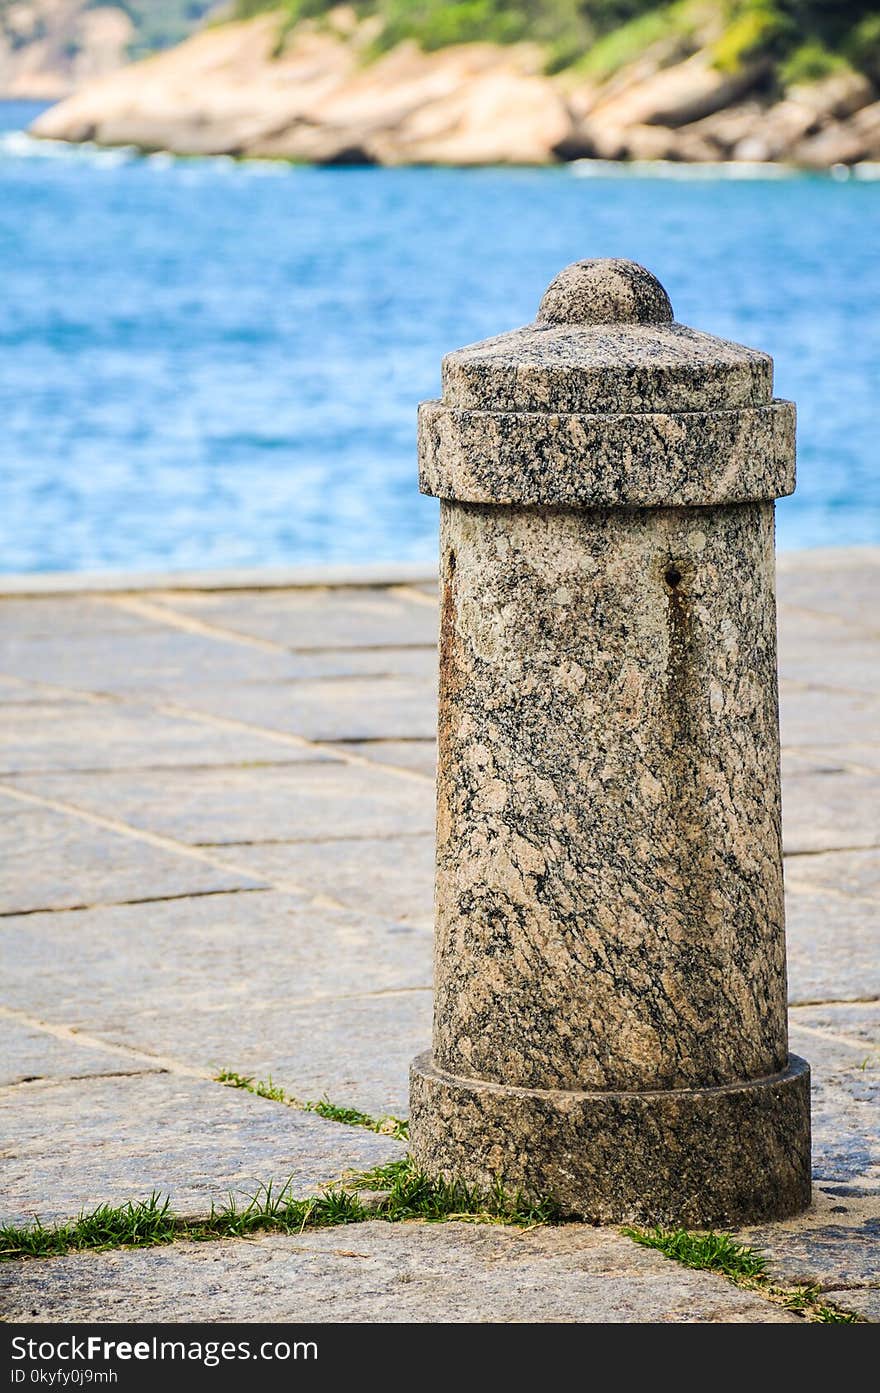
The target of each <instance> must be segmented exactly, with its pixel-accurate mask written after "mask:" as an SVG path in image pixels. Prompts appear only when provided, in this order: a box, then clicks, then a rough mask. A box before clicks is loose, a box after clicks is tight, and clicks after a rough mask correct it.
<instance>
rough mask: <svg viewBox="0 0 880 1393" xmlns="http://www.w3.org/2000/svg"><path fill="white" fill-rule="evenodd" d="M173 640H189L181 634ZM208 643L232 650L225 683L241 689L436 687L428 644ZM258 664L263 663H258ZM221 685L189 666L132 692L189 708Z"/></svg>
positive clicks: (218, 639) (218, 673)
mask: <svg viewBox="0 0 880 1393" xmlns="http://www.w3.org/2000/svg"><path fill="white" fill-rule="evenodd" d="M178 637H180V638H189V637H192V636H191V635H188V634H181V635H178ZM208 642H210V643H213V645H214V648H215V649H217V650H219V651H220V652H222V651H223V650H224V649H231V650H232V656H233V661H232V663H231V664H230V668H229V672H228V675H227V678H226V679H225V680H226V682H227V683H236V684H238V685H240V686H241V687H242V688H246V687H260V686H271V685H273V684H275V683H288V682H299V681H322V682H333V681H336V680H338V679H340V678H349V677H413V678H418V679H419V680H420V681H423V682H429V683H431V684H432V685H436V681H437V648H436V645H434V644H431V645H430V647H429V646H427V645H425V646H422V647H413V648H312V649H302V650H297V651H293V650H281V649H279V651H278V652H277V653H275V652H259V651H255V650H254V649H253V648H242V647H240V646H239V641H238V639H237V638H236V637H235V636H234V635H233V636H232V637H231V638H227V637H226V636H225V635H219V636H215V637H214V638H211V639H209V640H208ZM243 653H249V654H251V663H250V666H249V667H248V666H246V665H244V664H243V663H242V662H241V655H242V654H243ZM264 659H267V660H268V661H267V662H264ZM223 683H224V677H223V674H222V670H220V669H218V667H217V666H216V665H214V666H212V667H211V668H210V669H209V670H208V671H204V670H203V669H202V668H200V667H198V666H192V667H191V668H189V669H188V670H182V671H179V672H177V673H175V674H171V673H165V674H163V673H160V674H159V676H158V680H157V681H156V682H155V684H153V683H151V682H150V678H149V674H145V675H144V676H143V677H142V679H141V680H140V682H139V683H138V687H139V690H140V691H142V692H144V693H149V692H150V691H154V692H155V693H156V694H157V695H161V694H163V693H165V694H168V695H169V696H177V697H179V698H180V699H181V700H185V699H187V697H188V698H189V699H191V701H192V703H193V705H198V702H199V697H200V694H201V693H203V692H204V693H206V695H207V696H208V697H209V698H210V697H211V696H212V695H213V692H214V690H215V689H216V687H217V686H218V684H220V685H222V684H223Z"/></svg>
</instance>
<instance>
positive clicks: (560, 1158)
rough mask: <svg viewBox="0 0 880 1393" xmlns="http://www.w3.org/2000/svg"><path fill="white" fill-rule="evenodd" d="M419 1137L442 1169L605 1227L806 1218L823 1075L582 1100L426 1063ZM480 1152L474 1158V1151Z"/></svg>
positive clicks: (414, 1096)
mask: <svg viewBox="0 0 880 1393" xmlns="http://www.w3.org/2000/svg"><path fill="white" fill-rule="evenodd" d="M411 1082H412V1088H411V1094H410V1129H411V1133H412V1134H413V1135H415V1136H416V1137H418V1138H419V1142H418V1146H419V1151H418V1155H419V1159H420V1161H421V1162H422V1164H423V1165H424V1166H426V1167H427V1168H428V1169H429V1170H430V1171H432V1172H433V1173H435V1174H436V1173H438V1172H443V1173H447V1174H450V1175H453V1174H459V1175H460V1174H461V1172H462V1168H463V1166H464V1167H465V1168H466V1173H467V1175H468V1177H469V1178H470V1179H471V1180H472V1181H478V1182H480V1183H481V1184H483V1185H489V1184H491V1182H492V1181H493V1179H494V1178H495V1177H497V1176H499V1175H503V1176H504V1177H505V1179H506V1180H507V1183H508V1184H509V1185H511V1186H515V1187H516V1188H519V1189H521V1190H523V1191H524V1192H526V1193H528V1194H532V1195H546V1194H552V1195H553V1196H554V1198H555V1199H556V1200H557V1201H558V1203H559V1204H560V1205H562V1207H563V1208H564V1209H568V1210H570V1211H572V1212H574V1213H578V1214H583V1215H585V1216H589V1218H590V1219H592V1220H593V1221H594V1222H596V1223H621V1222H623V1223H634V1224H639V1223H663V1224H682V1225H684V1226H685V1227H693V1228H698V1227H700V1226H702V1225H724V1224H736V1223H739V1222H741V1221H742V1220H743V1216H744V1215H748V1216H750V1218H752V1219H759V1218H778V1217H781V1216H783V1215H787V1214H795V1213H797V1212H798V1211H799V1210H801V1209H806V1207H807V1205H808V1204H809V1203H810V1175H809V1169H808V1167H805V1165H804V1162H803V1139H804V1136H805V1135H806V1137H807V1139H808V1140H809V1134H810V1070H809V1066H808V1065H807V1064H806V1063H805V1062H804V1060H802V1059H799V1058H798V1057H797V1056H796V1055H792V1056H791V1060H790V1064H789V1065H788V1067H787V1068H786V1070H785V1071H784V1072H783V1073H780V1074H775V1075H773V1076H772V1077H770V1078H767V1079H759V1080H756V1081H755V1082H753V1083H744V1084H735V1085H733V1086H732V1087H727V1088H704V1089H696V1088H694V1089H674V1090H670V1091H669V1092H657V1093H649V1092H645V1093H613V1092H608V1093H599V1092H597V1093H575V1092H572V1091H566V1090H553V1089H547V1090H537V1089H533V1090H529V1089H520V1088H510V1087H507V1086H504V1087H501V1086H499V1085H498V1084H487V1083H478V1082H476V1081H472V1080H469V1079H466V1078H460V1077H459V1078H456V1077H454V1076H453V1075H451V1074H444V1073H442V1072H441V1071H439V1070H437V1069H436V1068H435V1067H434V1066H433V1065H432V1063H431V1058H430V1055H428V1054H425V1055H422V1056H420V1057H419V1058H418V1059H417V1060H415V1062H414V1064H413V1070H412V1080H411ZM463 1145H466V1146H467V1148H468V1156H467V1160H466V1161H465V1160H464V1159H463V1156H462V1147H463Z"/></svg>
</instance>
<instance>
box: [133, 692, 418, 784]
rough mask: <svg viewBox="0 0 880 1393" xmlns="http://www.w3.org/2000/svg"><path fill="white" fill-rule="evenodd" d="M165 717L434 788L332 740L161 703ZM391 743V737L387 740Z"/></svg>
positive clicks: (399, 768)
mask: <svg viewBox="0 0 880 1393" xmlns="http://www.w3.org/2000/svg"><path fill="white" fill-rule="evenodd" d="M156 710H157V711H160V712H162V713H164V714H166V715H178V716H184V717H186V718H187V720H192V721H202V722H204V723H205V724H206V725H211V726H216V727H217V728H218V729H220V730H234V731H240V732H242V733H243V734H244V733H246V734H248V735H263V736H265V737H267V738H269V739H272V740H278V741H280V742H281V743H283V744H286V745H293V746H295V747H296V748H297V749H301V750H310V751H311V750H314V751H316V752H317V753H319V754H322V755H326V756H327V758H328V761H331V762H333V763H336V764H352V765H355V766H357V767H358V768H361V769H371V770H372V771H373V772H374V773H380V774H381V773H387V774H393V775H395V776H396V777H397V778H403V779H409V780H414V781H415V782H416V783H422V784H424V783H430V784H433V782H434V779H433V776H432V775H431V774H422V773H421V772H420V771H419V770H417V769H404V768H403V767H402V766H400V765H396V764H382V763H381V762H380V761H379V760H375V759H368V758H367V757H366V755H357V754H351V753H350V752H349V751H348V750H345V749H339V748H338V747H337V745H336V744H335V743H334V742H333V741H332V740H309V739H308V738H307V737H306V736H305V735H294V734H293V733H291V732H289V731H283V730H273V729H272V727H271V726H261V725H257V724H255V723H254V722H253V721H241V720H237V719H236V718H235V717H233V716H215V715H213V714H212V713H209V712H202V711H197V710H195V709H194V708H193V707H191V706H187V705H186V704H185V703H183V702H176V701H174V702H163V703H161V704H160V705H157V707H156ZM389 740H391V741H392V742H393V737H389Z"/></svg>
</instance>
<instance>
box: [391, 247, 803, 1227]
mask: <svg viewBox="0 0 880 1393" xmlns="http://www.w3.org/2000/svg"><path fill="white" fill-rule="evenodd" d="M628 266H629V263H624V262H613V263H589V262H586V263H576V264H575V266H574V267H570V268H567V270H566V271H565V272H563V273H562V275H561V277H559V278H557V281H556V282H554V285H553V286H551V288H550V290H549V291H548V295H547V297H545V301H544V306H546V305H547V304H548V303H549V304H550V307H551V309H550V311H547V310H545V308H544V306H542V315H543V317H544V320H546V319H548V318H552V319H553V320H554V323H553V325H552V326H548V325H547V324H546V323H545V322H543V321H539V322H538V323H537V324H536V325H532V326H529V327H527V328H526V329H523V330H519V331H516V332H515V333H514V334H511V335H504V336H502V337H501V338H498V339H492V340H489V341H488V342H487V343H486V344H482V345H476V346H475V347H473V348H470V349H463V350H461V352H460V353H458V354H451V355H449V356H448V357H447V359H446V360H445V364H444V369H445V375H444V384H445V393H444V402H443V403H441V404H439V405H438V404H435V403H431V404H428V405H427V406H426V407H424V408H423V410H422V416H421V421H420V426H421V462H422V486H423V487H424V488H428V489H431V490H432V491H433V490H436V492H438V493H439V495H440V497H441V499H442V503H441V541H440V551H441V624H440V706H439V769H438V794H437V798H438V801H437V894H436V946H435V989H436V999H435V1016H434V1033H433V1062H432V1063H431V1062H426V1061H425V1060H420V1061H418V1062H417V1063H416V1065H415V1066H414V1073H413V1083H412V1136H413V1144H414V1148H415V1152H416V1155H417V1156H418V1158H419V1159H420V1161H422V1162H423V1164H425V1165H426V1166H427V1167H428V1168H429V1169H433V1170H442V1171H449V1172H453V1171H454V1172H457V1173H459V1174H465V1175H468V1176H471V1177H473V1178H475V1179H476V1178H479V1179H481V1180H485V1179H486V1178H487V1177H488V1176H489V1175H490V1173H493V1174H498V1175H503V1176H504V1177H505V1178H506V1180H507V1181H508V1182H510V1183H515V1184H521V1185H524V1186H525V1187H526V1188H528V1189H530V1190H532V1191H545V1192H550V1193H553V1194H555V1195H556V1197H557V1199H559V1200H560V1201H561V1202H562V1203H564V1204H565V1205H566V1206H567V1207H569V1208H570V1209H572V1210H573V1211H576V1212H579V1213H582V1214H584V1215H586V1216H588V1217H590V1218H594V1219H599V1220H603V1221H613V1220H618V1219H626V1218H632V1217H635V1216H638V1217H639V1218H641V1219H647V1220H650V1219H658V1220H662V1221H664V1222H674V1221H679V1222H688V1223H692V1224H693V1223H700V1222H719V1221H724V1220H728V1221H734V1220H738V1221H742V1220H746V1219H748V1218H749V1217H750V1216H761V1217H770V1216H772V1215H779V1214H786V1213H791V1212H794V1211H795V1210H797V1209H798V1208H800V1207H801V1206H803V1205H804V1204H806V1203H807V1202H808V1197H809V1109H808V1101H807V1099H808V1070H807V1069H806V1066H802V1065H799V1066H798V1067H797V1068H796V1069H795V1070H794V1071H793V1072H792V1071H791V1070H788V1072H786V1073H782V1071H785V1070H787V1066H788V1042H787V1035H786V1023H785V933H784V915H783V899H782V858H781V842H780V803H779V723H778V710H777V682H776V615H775V585H774V545H773V503H772V498H773V496H774V494H776V493H777V492H780V493H781V492H790V491H791V489H792V488H793V486H794V413H793V408H791V406H790V405H789V404H788V403H773V404H771V402H770V394H771V389H772V363H771V360H770V359H769V358H767V357H766V355H764V354H760V353H756V352H754V351H753V350H750V349H743V348H741V347H740V346H738V345H734V344H727V343H723V342H721V341H719V340H715V339H711V338H709V337H708V336H706V335H700V334H696V333H695V332H694V331H692V330H689V329H685V328H682V327H681V326H678V325H673V324H669V323H668V322H663V321H664V320H668V318H669V317H670V314H671V311H670V314H667V313H666V310H665V309H664V304H665V305H666V306H668V300H666V297H665V292H664V291H663V290H662V287H660V286H659V285H658V284H657V283H656V282H653V284H654V286H655V287H656V289H655V290H651V288H650V286H649V285H647V282H646V279H645V278H646V277H648V273H647V272H645V271H644V269H643V268H641V267H630V269H629V271H628V270H627V267H628ZM651 279H652V278H650V277H648V280H651ZM554 287H555V289H554ZM649 291H650V293H649ZM615 296H616V297H617V298H616V303H617V306H618V308H619V311H620V314H619V317H620V318H621V319H622V320H625V321H626V322H624V323H609V320H610V319H611V318H613V316H614V306H615ZM566 314H567V315H569V316H570V317H569V318H567V319H566V318H565V315H566ZM560 320H562V321H563V322H559V321H560ZM634 320H635V321H638V322H633V321H634ZM461 408H468V409H467V410H462V409H461ZM571 412H576V413H585V412H589V413H590V414H589V415H585V414H578V415H574V416H573V415H570V414H566V413H571ZM602 412H607V413H610V414H608V415H606V416H603V415H601V414H598V413H602ZM658 412H662V413H669V412H677V413H684V414H682V415H669V414H663V415H658V414H657V413H658ZM626 413H629V414H626ZM463 500H464V501H463ZM600 500H601V501H602V502H603V503H604V504H605V506H602V507H596V506H592V505H593V504H594V503H595V502H598V501H600ZM734 500H735V501H734ZM634 502H640V503H645V504H653V506H640V507H633V506H628V505H630V504H632V503H634ZM685 505H687V506H685ZM721 1086H727V1087H726V1088H724V1087H721ZM697 1090H700V1092H697Z"/></svg>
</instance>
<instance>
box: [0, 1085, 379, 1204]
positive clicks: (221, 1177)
mask: <svg viewBox="0 0 880 1393" xmlns="http://www.w3.org/2000/svg"><path fill="white" fill-rule="evenodd" d="M0 1118H2V1124H0V1125H2V1134H3V1138H4V1142H3V1161H2V1166H3V1184H2V1200H0V1206H2V1221H3V1222H6V1223H16V1224H23V1223H27V1222H29V1221H30V1220H31V1219H32V1218H33V1216H34V1215H39V1217H40V1218H41V1219H42V1220H43V1221H44V1222H48V1221H50V1220H53V1219H64V1218H70V1217H75V1216H76V1215H77V1214H78V1213H80V1211H81V1210H83V1209H85V1210H87V1211H88V1210H90V1209H93V1208H94V1207H95V1206H97V1205H99V1204H104V1203H106V1204H114V1205H119V1204H125V1203H126V1202H127V1201H129V1200H141V1199H147V1198H149V1196H150V1194H151V1193H152V1192H153V1191H157V1192H159V1193H160V1194H163V1195H164V1194H167V1195H169V1196H170V1198H171V1202H172V1206H173V1208H174V1209H175V1210H176V1211H177V1212H178V1213H179V1214H187V1215H189V1214H192V1215H195V1214H207V1213H208V1212H209V1211H210V1208H211V1204H212V1203H214V1204H217V1205H221V1204H222V1203H223V1202H224V1201H225V1200H226V1199H227V1197H228V1195H229V1194H230V1193H233V1194H235V1195H236V1196H237V1197H238V1199H239V1200H241V1199H243V1198H247V1197H250V1196H253V1195H254V1194H255V1193H256V1192H257V1191H258V1189H259V1187H260V1185H263V1184H267V1183H268V1182H269V1181H270V1180H271V1181H272V1182H273V1186H274V1188H276V1189H277V1188H278V1187H279V1186H282V1185H284V1184H285V1183H286V1182H287V1181H288V1180H290V1181H291V1191H292V1193H295V1194H300V1195H302V1194H309V1193H312V1192H313V1191H314V1190H316V1189H318V1188H320V1186H321V1185H323V1184H326V1183H327V1182H329V1181H332V1180H334V1179H335V1178H337V1177H338V1176H339V1175H340V1174H341V1173H342V1172H343V1171H345V1170H348V1169H358V1170H362V1169H367V1168H369V1167H371V1166H376V1165H381V1164H384V1163H385V1162H387V1161H390V1160H393V1159H394V1158H395V1157H397V1156H399V1155H401V1154H402V1153H403V1147H402V1146H401V1144H400V1143H399V1142H395V1141H393V1140H392V1139H391V1138H390V1137H386V1136H380V1135H378V1134H376V1133H374V1132H368V1131H365V1130H364V1129H363V1128H361V1127H345V1126H340V1125H339V1124H337V1123H335V1122H330V1121H328V1120H327V1119H326V1118H323V1117H319V1116H317V1115H316V1114H314V1113H304V1112H298V1111H296V1110H295V1109H293V1108H288V1107H285V1106H284V1105H283V1104H281V1103H272V1102H270V1101H268V1100H267V1099H264V1098H257V1097H255V1096H254V1095H253V1094H250V1093H247V1092H245V1091H244V1090H242V1089H234V1088H226V1087H224V1086H223V1085H222V1084H217V1083H212V1082H210V1081H207V1080H206V1081H204V1082H202V1081H201V1080H200V1079H189V1078H180V1077H176V1076H174V1075H172V1074H140V1075H137V1076H134V1077H132V1076H128V1077H119V1078H87V1079H79V1080H77V1081H76V1082H74V1083H50V1082H41V1083H28V1084H19V1085H18V1086H17V1087H16V1088H5V1089H0Z"/></svg>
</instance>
